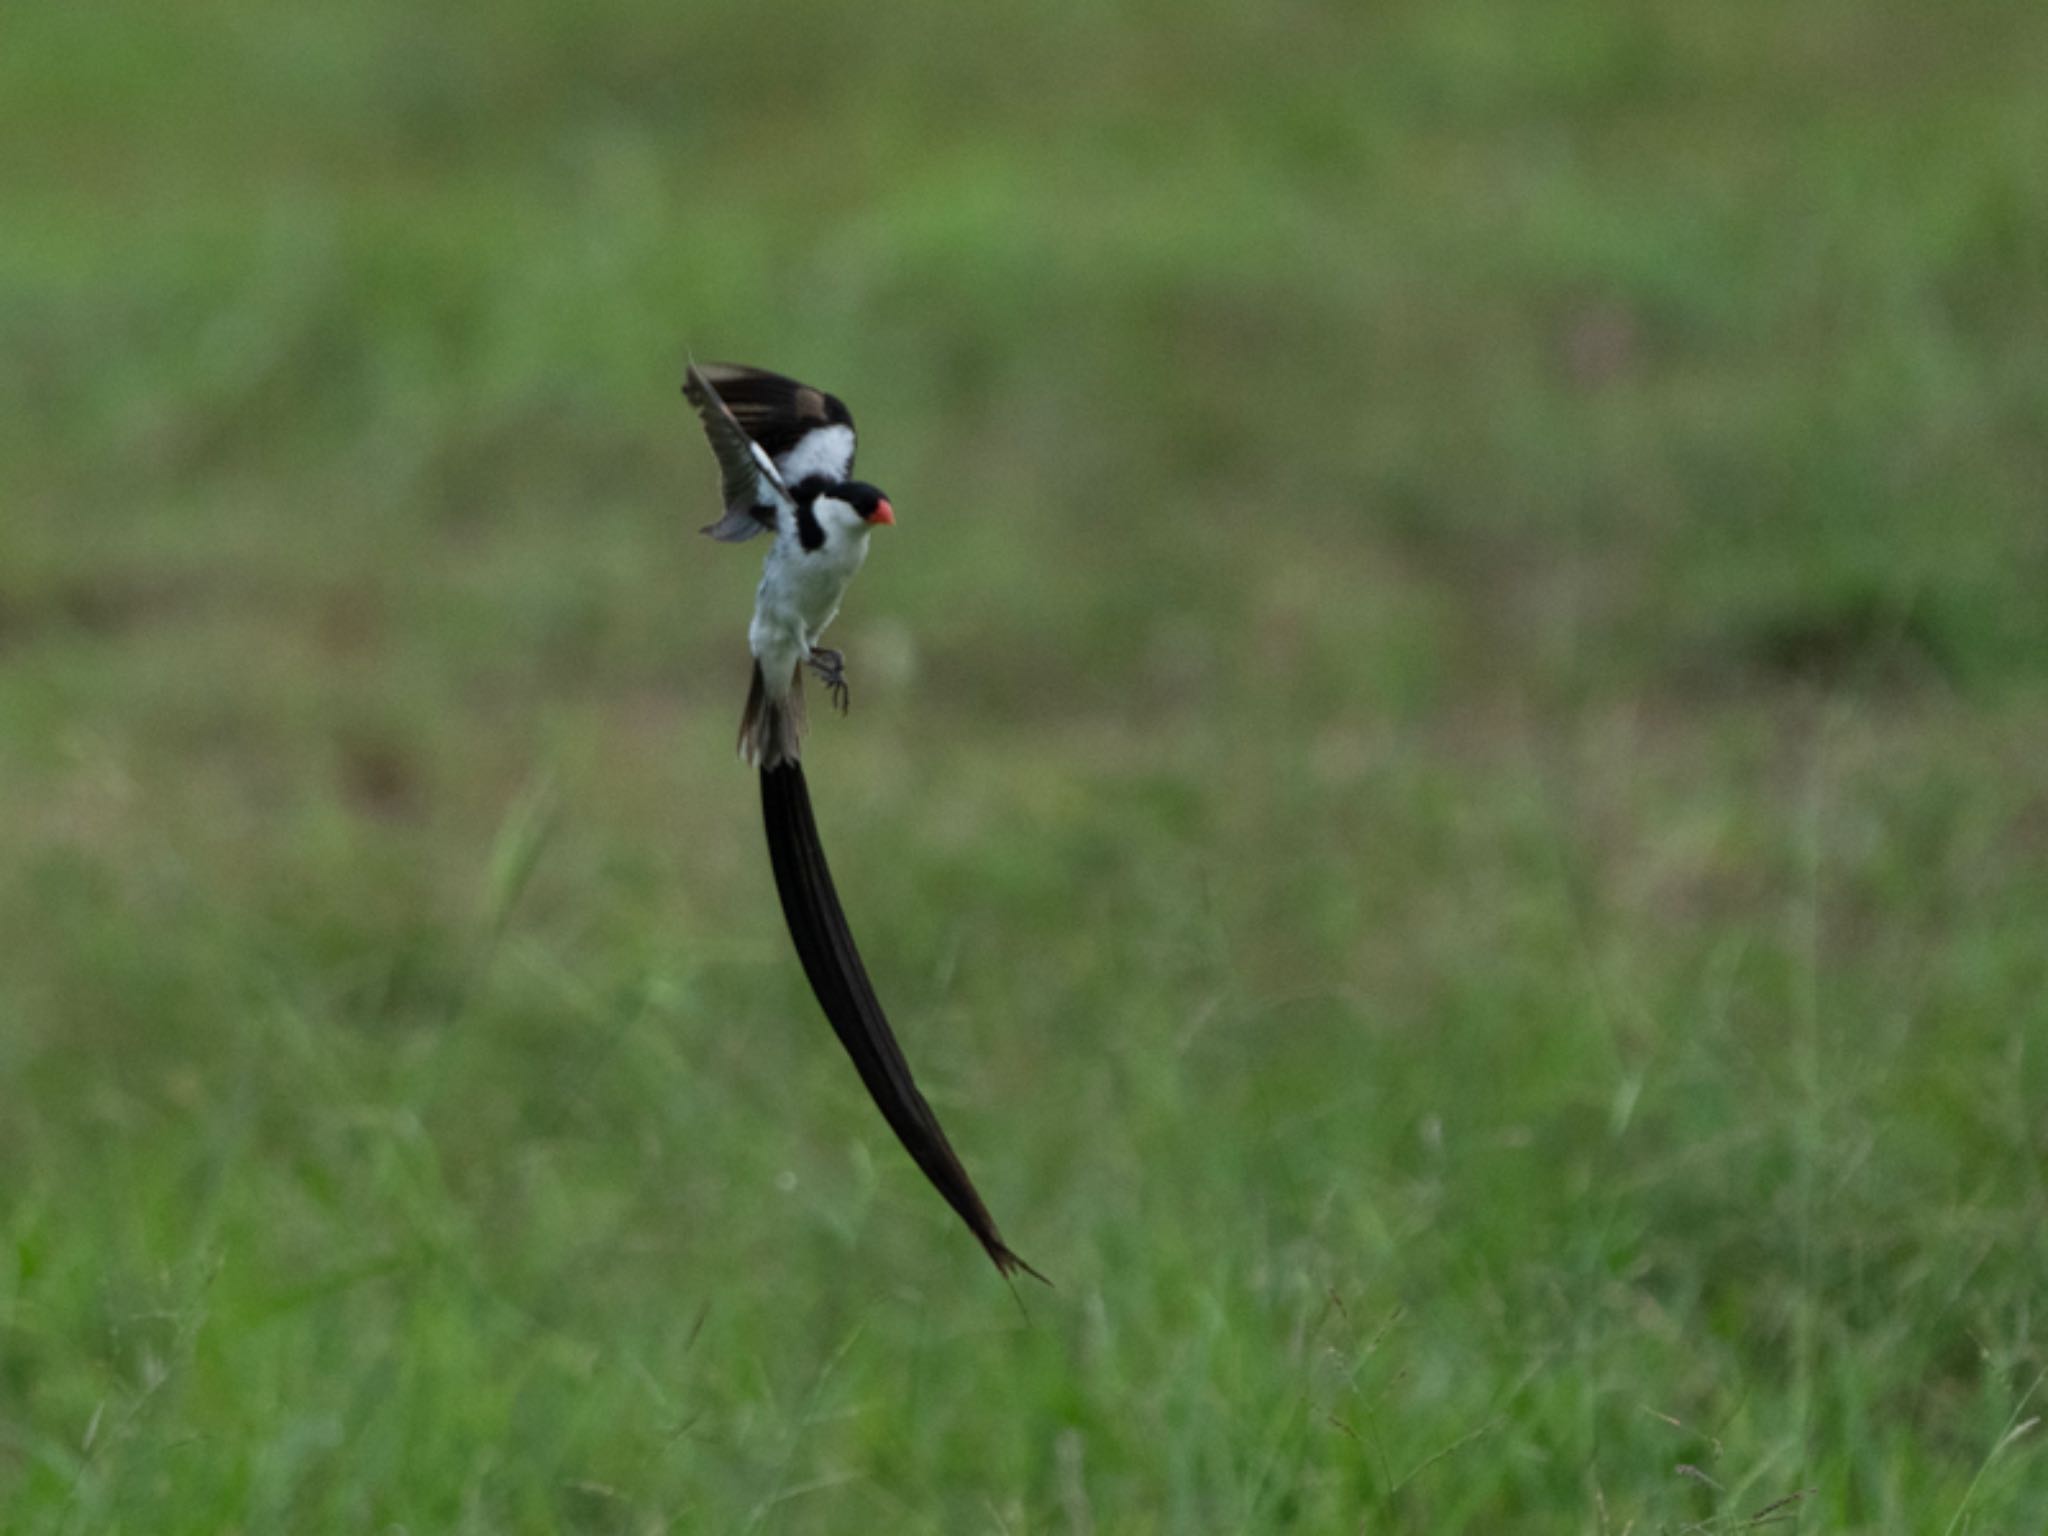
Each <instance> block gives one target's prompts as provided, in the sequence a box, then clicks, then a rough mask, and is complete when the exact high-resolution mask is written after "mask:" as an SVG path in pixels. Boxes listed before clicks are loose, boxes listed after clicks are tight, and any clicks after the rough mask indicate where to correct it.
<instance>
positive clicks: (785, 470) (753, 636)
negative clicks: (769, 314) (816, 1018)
mask: <svg viewBox="0 0 2048 1536" xmlns="http://www.w3.org/2000/svg"><path fill="white" fill-rule="evenodd" d="M683 394H684V397H685V398H686V399H687V400H688V401H689V403H690V404H691V406H693V407H694V408H695V410H696V412H697V415H698V418H699V419H700V420H701V421H702V423H703V426H704V434H705V436H706V437H707V438H708V439H709V440H710V443H711V451H712V454H713V456H714V457H715V458H716V459H717V461H718V469H719V477H720V486H719V495H720V500H721V502H722V505H723V515H722V516H720V517H719V518H718V520H717V521H715V522H713V523H710V524H708V525H706V526H705V528H704V529H703V530H702V531H703V532H704V533H706V534H708V535H709V536H710V537H711V538H713V539H715V540H718V541H719V542H721V543H741V542H744V541H746V540H748V539H752V538H755V537H757V536H758V535H760V534H764V533H772V534H773V535H774V536H775V542H774V543H773V545H771V546H770V548H769V550H768V556H767V559H766V560H765V561H764V563H763V566H762V572H761V584H760V586H759V588H758V589H757V591H756V593H755V597H754V616H753V620H752V622H751V623H750V624H749V625H748V627H747V648H748V650H749V651H750V652H751V653H752V655H753V661H754V671H753V680H752V682H751V684H750V685H749V687H748V690H747V703H746V708H745V710H744V711H743V712H742V714H741V716H740V731H739V753H740V756H741V758H742V759H743V760H744V761H745V762H747V763H748V764H749V765H750V766H752V767H753V768H755V769H756V770H757V771H758V772H759V775H760V780H761V816H762V824H763V827H764V829H765V831H766V834H767V840H768V861H769V865H770V867H771V869H772V870H773V872H774V876H775V888H776V894H777V895H778V897H779V898H780V900H781V903H782V913H783V918H784V921H785V922H786V923H787V925H788V928H789V934H790V939H791V941H792V943H793V944H794V945H795V947H796V952H797V959H798V961H799V962H800V963H801V964H802V966H803V970H804V975H805V978H806V979H807V980H808V981H809V982H810V985H811V992H812V994H813V995H814V996H815V997H816V998H817V1000H818V1005H819V1007H820V1008H821V1009H822V1010H823V1011H824V1014H825V1018H826V1021H827V1022H828V1023H829V1024H830V1025H831V1026H832V1030H833V1033H834V1034H836V1035H837V1036H838V1037H839V1043H840V1044H841V1046H842V1047H844V1049H845V1051H846V1053H847V1055H848V1056H849V1057H851V1058H852V1060H853V1064H854V1068H855V1070H856V1071H857V1072H858V1073H859V1074H860V1078H861V1081H862V1083H863V1084H865V1085H866V1087H867V1090H868V1094H869V1096H870V1097H871V1098H872V1099H873V1100H874V1101H875V1106H876V1107H877V1108H878V1109H879V1110H880V1111H881V1112H882V1118H883V1119H884V1120H885V1121H886V1122H887V1123H888V1125H889V1128H890V1129H891V1130H892V1131H894V1132H895V1133H896V1138H897V1140H898V1141H900V1142H901V1143H902V1144H903V1147H904V1150H905V1151H907V1152H908V1153H909V1154H910V1156H911V1160H912V1161H913V1162H915V1163H916V1164H917V1166H918V1168H919V1170H920V1171H922V1172H923V1174H924V1176H925V1178H926V1179H928V1180H929V1181H930V1182H931V1184H932V1186H933V1188H935V1189H936V1190H937V1191H938V1192H939V1194H940V1195H942V1196H943V1197H944V1198H945V1200H946V1202H947V1204H949V1205H950V1206H952V1208H953V1210H954V1212H955V1213H956V1214H957V1215H958V1216H959V1217H960V1219H961V1220H962V1221H963V1222H964V1223H966V1225H967V1228H968V1230H969V1231H970V1232H972V1233H973V1234H974V1236H975V1238H976V1239H977V1240H978V1241H979V1242H980V1244H981V1246H982V1249H983V1250H984V1251H985V1252H986V1253H987V1254H988V1256H989V1258H990V1259H991V1260H992V1261H993V1262H994V1264H995V1266H996V1269H997V1271H998V1272H999V1273H1001V1274H1002V1275H1003V1276H1004V1277H1006V1278H1007V1277H1009V1276H1011V1275H1013V1274H1015V1273H1017V1272H1018V1271H1020V1270H1021V1271H1022V1272H1024V1273H1025V1274H1028V1275H1031V1276H1032V1277H1034V1278H1035V1279H1038V1280H1041V1281H1042V1280H1044V1279H1045V1277H1044V1276H1043V1275H1041V1274H1039V1272H1038V1271H1037V1270H1036V1269H1034V1268H1032V1267H1031V1265H1029V1264H1027V1263H1025V1261H1024V1260H1023V1259H1021V1258H1019V1257H1018V1256H1017V1254H1016V1253H1015V1252H1014V1251H1013V1250H1012V1249H1011V1248H1010V1247H1009V1246H1008V1244H1006V1243H1005V1242H1004V1241H1003V1238H1002V1234H1001V1233H1000V1232H999V1231H998V1230H997V1228H996V1223H995V1219H994V1218H993V1217H992V1216H990V1214H989V1211H988V1206H987V1205H986V1203H984V1201H983V1200H982V1198H981V1195H980V1192H979V1191H977V1190H976V1189H975V1187H974V1181H973V1180H972V1179H971V1178H970V1177H969V1176H968V1174H967V1170H966V1168H965V1166H963V1165H962V1163H961V1161H960V1158H959V1156H958V1154H956V1153H955V1152H954V1150H953V1147H952V1144H951V1143H950V1142H949V1141H948V1140H947V1139H946V1133H945V1131H944V1129H943V1128H942V1127H941V1126H940V1124H939V1119H938V1116H937V1115H936V1114H934V1113H933V1112H932V1107H931V1105H930V1104H929V1103H927V1102H926V1101H925V1097H924V1095H923V1094H922V1093H921V1092H919V1091H918V1087H917V1081H916V1079H915V1078H914V1077H913V1076H912V1075H911V1071H910V1064H909V1062H908V1061H907V1060H906V1059H905V1058H904V1055H903V1050H902V1047H901V1046H900V1045H899V1044H898V1043H897V1040H896V1035H895V1032H894V1031H893V1030H892V1029H891V1028H890V1027H889V1020H888V1016H887V1015H886V1014H885V1013H884V1012H883V1010H882V1005H881V1002H880V1000H879V999H878V998H877V997H876V995H875V989H874V986H873V984H872V983H871V982H870V981H869V980H868V974H867V968H866V966H865V965H863V964H862V962H861V957H860V950H859V948H858V947H857V946H856V945H855V943H854V940H853V931H852V929H851V927H850V926H849V925H848V923H847V919H846V912H845V909H844V908H843V907H842V906H841V904H840V901H839V894H838V891H837V888H836V887H835V886H834V885H833V882H832V871H831V868H830V867H829V866H828V865H827V864H826V862H825V849H824V844H823V841H822V840H821V839H820V837H819V835H818V824H817V818H816V815H815V813H814V812H813V810H812V807H811V798H810V789H809V786H808V785H807V784H806V782H805V779H804V772H803V763H802V753H803V741H804V735H805V723H806V722H805V717H804V704H803V675H804V671H805V669H806V668H808V669H810V670H811V671H812V672H814V673H816V674H817V676H818V678H819V680H820V681H821V682H822V683H823V684H824V686H825V689H826V691H827V693H828V695H829V696H830V698H831V699H832V702H833V703H834V704H835V705H836V706H837V707H838V709H839V711H840V713H841V714H844V713H845V712H846V708H847V702H848V699H849V696H850V693H851V690H850V687H849V685H848V683H847V680H846V659H845V657H844V656H843V655H842V654H841V653H840V652H838V651H835V650H830V649H827V648H825V647H823V646H821V645H820V644H819V643H818V642H819V638H820V637H821V636H822V635H823V634H824V632H825V629H826V627H827V626H828V625H829V624H831V622H832V620H833V619H834V618H835V617H837V616H838V613H839V605H840V603H841V602H842V600H843V599H844V598H845V596H846V589H847V586H848V584H849V583H850V582H851V581H852V580H853V577H854V575H855V573H856V572H858V571H859V570H860V568H861V565H862V563H863V562H864V561H865V560H866V559H867V554H868V539H869V536H870V535H871V534H872V533H873V532H874V530H875V529H877V528H887V527H890V526H892V525H893V524H894V523H895V521H896V512H895V508H894V507H893V506H892V505H891V504H890V501H889V498H888V497H887V496H885V495H884V494H883V493H882V492H881V491H880V490H879V489H878V488H877V487H875V486H873V485H870V484H868V483H867V482H866V481H864V480H855V479H853V478H852V475H853V456H854V447H855V436H854V426H853V414H852V412H850V411H849V410H848V409H847V408H846V404H845V402H844V401H842V400H840V399H839V398H838V397H837V396H836V395H831V394H828V393H826V392H825V391H824V390H821V389H817V388H814V387H812V386H811V385H808V384H801V383H799V382H797V381H796V380H795V379H792V378H789V377H787V376H786V375H784V374H780V373H773V372H770V371H769V370H767V369H765V368H753V367H746V366H743V365H740V364H735V363H706V364H703V365H701V366H700V365H699V364H698V363H696V362H695V361H694V360H693V361H691V362H689V363H688V364H687V365H686V366H685V369H684V374H683Z"/></svg>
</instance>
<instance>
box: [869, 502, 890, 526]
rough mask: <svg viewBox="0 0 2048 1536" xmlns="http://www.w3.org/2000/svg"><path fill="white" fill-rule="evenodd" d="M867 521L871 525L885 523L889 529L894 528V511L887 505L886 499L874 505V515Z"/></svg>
mask: <svg viewBox="0 0 2048 1536" xmlns="http://www.w3.org/2000/svg"><path fill="white" fill-rule="evenodd" d="M868 521H869V522H871V523H887V524H889V525H890V526H891V527H894V526H895V524H896V509H895V508H894V507H892V506H890V505H889V498H888V497H886V496H884V497H883V498H882V499H881V500H880V501H878V502H876V503H875V515H874V516H873V517H871V518H869V519H868Z"/></svg>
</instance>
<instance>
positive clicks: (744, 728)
mask: <svg viewBox="0 0 2048 1536" xmlns="http://www.w3.org/2000/svg"><path fill="white" fill-rule="evenodd" d="M804 725H805V721H804V669H803V663H801V662H799V663H797V666H796V669H795V670H794V672H793V673H792V674H791V676H790V680H789V692H788V693H787V694H785V695H784V696H783V697H781V698H779V699H778V698H775V697H773V696H772V695H770V693H769V692H768V682H767V679H766V678H764V677H763V676H762V675H761V663H760V662H758V661H757V662H755V663H754V681H753V682H752V684H750V685H749V686H748V688H747V707H746V710H745V711H744V712H743V713H742V714H741V715H740V756H741V757H742V758H743V759H745V760H746V762H747V763H748V765H749V766H751V767H754V768H759V769H761V770H762V771H763V772H766V771H767V770H768V769H770V768H779V767H781V766H782V765H783V764H784V763H794V762H795V761H796V760H797V758H798V756H799V755H800V754H801V753H802V751H803V740H804Z"/></svg>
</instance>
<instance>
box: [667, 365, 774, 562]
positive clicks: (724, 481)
mask: <svg viewBox="0 0 2048 1536" xmlns="http://www.w3.org/2000/svg"><path fill="white" fill-rule="evenodd" d="M683 395H684V397H685V398H686V399H688V400H689V402H690V404H691V405H693V406H695V407H696V408H697V415H698V417H699V419H700V420H702V421H703V423H704V435H705V436H706V437H708V438H709V439H710V440H711V451H712V453H713V454H714V455H716V456H717V459H718V473H719V477H720V482H721V483H720V486H719V498H720V500H721V501H722V502H723V503H724V506H725V516H724V517H722V518H720V519H719V520H718V521H717V522H715V523H713V524H711V525H710V526H709V527H707V528H706V529H705V530H704V532H706V533H708V534H710V535H711V537H713V538H714V539H718V540H720V541H721V542H724V543H729V544H734V543H738V542H739V541H740V540H742V539H751V538H752V537H753V536H754V535H755V534H757V533H762V532H773V531H774V529H775V514H776V510H777V509H778V508H779V507H785V506H788V505H789V500H790V498H789V491H788V489H787V488H786V487H785V486H784V485H783V483H782V479H781V476H780V475H779V474H778V473H777V472H776V470H775V469H774V468H772V467H771V466H770V465H768V464H765V463H763V462H762V460H761V455H760V454H759V453H758V452H756V451H755V448H754V444H753V442H752V440H751V439H750V438H749V437H748V436H747V433H746V430H745V429H744V428H743V427H741V425H740V424H739V422H738V421H737V420H736V419H735V418H734V416H733V413H732V411H731V410H730V409H728V408H727V406H726V403H725V401H724V400H723V399H721V398H720V395H719V391H718V390H717V389H716V388H715V387H714V386H713V385H712V384H711V383H710V382H709V381H708V380H707V379H706V378H705V375H704V372H703V370H701V369H700V368H698V366H697V365H696V364H695V363H691V364H690V365H689V367H688V369H687V370H686V371H685V372H684V375H683Z"/></svg>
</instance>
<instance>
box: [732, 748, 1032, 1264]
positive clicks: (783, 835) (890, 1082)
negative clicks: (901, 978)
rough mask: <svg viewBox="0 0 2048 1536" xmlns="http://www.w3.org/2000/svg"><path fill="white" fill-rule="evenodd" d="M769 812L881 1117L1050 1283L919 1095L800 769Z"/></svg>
mask: <svg viewBox="0 0 2048 1536" xmlns="http://www.w3.org/2000/svg"><path fill="white" fill-rule="evenodd" d="M761 814H762V819H763V821H764V822H765V823H766V825H767V829H768V859H769V862H770V863H771V864H773V865H774V867H775V889H776V891H777V892H778V893H779V894H780V895H781V897H782V914H783V916H784V917H786V918H787V919H788V920H789V936H790V938H791V939H793V940H794V941H795V943H796V952H797V957H798V958H799V959H800V960H802V961H803V966H804V974H805V975H806V976H808V977H809V978H810V982H811V991H812V992H813V993H815V994H816V996H817V999H818V1006H819V1007H821V1008H823V1009H824V1010H825V1018H826V1019H827V1020H828V1021H829V1022H830V1023H831V1025H832V1030H833V1033H835V1034H836V1035H838V1036H839V1043H840V1044H841V1045H843V1046H844V1047H845V1048H846V1054H847V1055H849V1056H851V1057H852V1058H853V1065H854V1068H855V1070H856V1071H858V1072H859V1073H860V1080H861V1081H862V1082H863V1083H865V1084H867V1090H868V1094H869V1096H870V1097H871V1098H873V1099H874V1101H875V1106H876V1108H878V1109H880V1110H881V1112H882V1118H883V1119H884V1120H887V1121H888V1122H889V1129H891V1130H892V1131H894V1132H895V1133H896V1139H897V1140H898V1141H900V1142H902V1143H903V1146H904V1150H905V1151H907V1152H909V1154H910V1156H911V1158H912V1159H913V1160H914V1161H915V1162H916V1164H917V1166H918V1167H919V1168H920V1169H922V1170H923V1172H924V1176H925V1177H926V1178H927V1179H929V1180H931V1182H932V1186H933V1187H934V1188H935V1189H937V1190H938V1192H939V1193H940V1194H941V1195H943V1196H945V1198H946V1203H947V1204H948V1205H950V1206H952V1207H953V1209H954V1210H955V1211H956V1212H958V1213H959V1216H960V1219H961V1220H962V1221H964V1222H966V1223H967V1228H968V1230H969V1231H971V1232H972V1233H973V1234H974V1235H975V1237H976V1238H978V1239H979V1240H980V1242H981V1246H982V1247H983V1248H984V1249H985V1250H987V1252H988V1256H989V1257H990V1258H991V1259H992V1260H994V1261H995V1266H996V1268H997V1269H999V1270H1000V1271H1002V1273H1004V1274H1005V1275H1008V1274H1011V1273H1013V1272H1015V1271H1017V1270H1020V1269H1021V1270H1023V1271H1024V1272H1025V1273H1026V1274H1028V1275H1031V1276H1033V1277H1034V1278H1036V1279H1039V1280H1044V1279H1045V1276H1043V1275H1041V1274H1039V1273H1038V1271H1037V1270H1035V1269H1033V1268H1032V1267H1031V1266H1030V1265H1029V1264H1026V1263H1025V1262H1024V1261H1023V1260H1022V1259H1020V1258H1018V1257H1017V1255H1016V1254H1014V1253H1012V1252H1011V1251H1010V1249H1009V1248H1008V1246H1007V1245H1006V1244H1005V1243H1004V1242H1003V1239H1002V1234H1001V1233H999V1232H998V1231H996V1224H995V1218H993V1217H992V1216H990V1215H989V1213H988V1207H987V1206H986V1205H983V1204H982V1201H981V1196H980V1194H978V1193H977V1192H976V1190H975V1188H974V1181H973V1180H972V1179H970V1178H968V1176H967V1170H966V1169H965V1168H963V1167H962V1166H961V1165H960V1159H959V1158H958V1157H957V1156H956V1155H955V1154H954V1152H953V1148H952V1145H951V1143H949V1142H948V1141H947V1140H946V1133H945V1132H944V1131H943V1130H941V1129H940V1127H939V1117H938V1116H937V1115H935V1114H933V1113H932V1107H931V1105H929V1104H927V1103H926V1102H925V1100H924V1095H923V1094H921V1093H919V1092H918V1091H917V1083H916V1081H915V1080H914V1079H913V1078H912V1077H911V1075H910V1063H908V1062H907V1061H905V1060H904V1059H903V1051H902V1049H901V1047H899V1046H898V1045H897V1044H896V1036H895V1034H894V1033H893V1032H892V1031H891V1030H890V1028H889V1020H888V1018H887V1017H886V1016H885V1015H884V1014H883V1012H882V1005H881V1003H880V1002H879V1001H878V1000H877V999H876V997H875V989H874V988H873V987H872V986H871V985H869V983H868V973H867V969H866V967H864V966H863V965H862V964H861V960H860V951H859V950H858V949H856V948H854V944H853V934H852V932H851V931H850V930H849V929H848V928H847V926H846V913H845V911H844V910H842V909H841V907H840V905H839V893H838V892H837V891H836V890H834V889H833V886H832V871H831V870H830V869H828V868H827V867H826V865H825V850H824V848H823V846H822V845H821V844H820V843H819V841H818V824H817V821H816V820H815V819H814V818H813V817H812V815H811V796H810V791H809V790H808V789H807V788H806V787H805V784H804V771H803V768H802V766H801V765H799V764H797V763H794V762H790V763H784V764H783V765H782V766H781V767H779V768H769V769H763V770H762V773H761Z"/></svg>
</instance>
